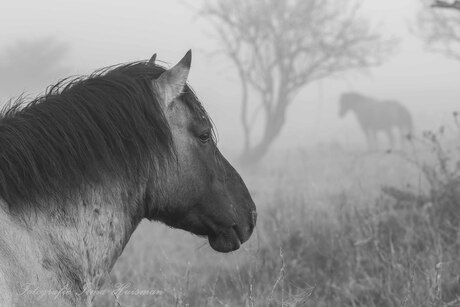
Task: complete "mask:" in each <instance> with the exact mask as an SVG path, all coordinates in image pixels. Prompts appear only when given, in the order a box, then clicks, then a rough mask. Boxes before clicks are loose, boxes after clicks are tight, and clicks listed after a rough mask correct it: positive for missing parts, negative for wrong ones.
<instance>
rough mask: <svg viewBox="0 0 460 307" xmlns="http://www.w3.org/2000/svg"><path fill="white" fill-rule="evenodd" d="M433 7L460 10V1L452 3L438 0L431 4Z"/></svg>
mask: <svg viewBox="0 0 460 307" xmlns="http://www.w3.org/2000/svg"><path fill="white" fill-rule="evenodd" d="M431 7H439V8H445V9H456V10H460V1H458V0H456V1H454V2H452V3H449V2H446V1H442V0H436V2H435V3H433V4H432V5H431Z"/></svg>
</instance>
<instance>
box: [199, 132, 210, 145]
mask: <svg viewBox="0 0 460 307" xmlns="http://www.w3.org/2000/svg"><path fill="white" fill-rule="evenodd" d="M198 138H199V139H200V141H201V142H203V143H207V142H209V140H210V139H211V133H210V132H205V133H202V134H201V135H200V136H199V137H198Z"/></svg>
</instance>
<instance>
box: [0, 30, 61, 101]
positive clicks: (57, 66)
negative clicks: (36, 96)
mask: <svg viewBox="0 0 460 307" xmlns="http://www.w3.org/2000/svg"><path fill="white" fill-rule="evenodd" d="M68 51H69V46H68V45H67V44H65V43H62V42H60V41H57V40H56V39H54V38H51V37H46V38H39V39H34V40H28V41H26V40H24V41H17V42H16V43H14V44H12V45H11V46H8V47H6V48H5V49H4V50H3V52H1V53H0V94H2V95H18V94H20V92H21V91H23V90H25V89H26V90H27V91H30V90H36V89H37V88H38V87H42V86H45V85H47V84H48V83H49V82H51V81H52V79H55V78H57V77H60V76H62V74H63V73H65V72H66V71H67V68H65V67H64V66H63V65H62V61H63V60H64V59H65V57H66V56H67V53H68Z"/></svg>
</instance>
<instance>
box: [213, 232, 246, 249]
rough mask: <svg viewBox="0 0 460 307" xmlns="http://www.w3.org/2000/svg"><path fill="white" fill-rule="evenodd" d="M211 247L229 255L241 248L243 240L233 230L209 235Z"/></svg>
mask: <svg viewBox="0 0 460 307" xmlns="http://www.w3.org/2000/svg"><path fill="white" fill-rule="evenodd" d="M208 241H209V245H211V247H212V249H214V250H215V251H217V252H220V253H229V252H232V251H235V250H237V249H239V248H240V246H241V240H240V238H239V237H238V235H237V234H236V233H235V231H234V230H233V229H229V230H228V231H225V232H220V233H217V234H212V235H208Z"/></svg>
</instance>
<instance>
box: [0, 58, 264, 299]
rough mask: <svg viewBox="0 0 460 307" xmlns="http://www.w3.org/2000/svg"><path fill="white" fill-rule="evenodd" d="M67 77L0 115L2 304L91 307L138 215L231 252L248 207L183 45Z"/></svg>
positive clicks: (246, 226) (247, 228) (251, 209)
mask: <svg viewBox="0 0 460 307" xmlns="http://www.w3.org/2000/svg"><path fill="white" fill-rule="evenodd" d="M155 59H156V55H154V56H153V57H152V58H151V59H150V60H149V61H137V62H132V63H128V64H118V65H115V66H111V67H106V68H104V69H101V70H98V71H96V72H94V73H92V74H91V75H89V76H86V77H77V78H72V79H65V80H61V81H60V82H58V83H57V84H56V85H54V86H52V87H50V88H48V90H47V91H46V92H45V94H44V95H43V96H41V97H38V98H36V99H33V100H32V101H28V102H26V101H16V102H14V103H11V104H10V105H8V106H7V107H6V108H4V110H3V111H2V116H1V119H0V144H1V146H0V305H1V306H84V305H88V306H90V305H91V304H92V301H93V299H94V297H95V295H96V294H97V290H98V289H100V288H101V287H102V285H103V283H104V281H105V280H106V277H107V276H108V274H109V273H110V271H111V269H112V267H113V265H114V263H115V262H116V260H117V258H118V257H119V256H120V254H121V253H122V251H123V249H124V247H125V245H126V244H127V242H128V240H129V238H130V236H131V234H132V233H133V232H134V230H135V229H136V227H137V226H138V224H139V223H140V221H141V220H143V219H148V220H150V221H158V222H162V223H164V224H166V225H168V226H170V227H173V228H178V229H182V230H185V231H188V232H191V233H193V234H195V235H198V236H202V237H205V238H207V240H208V242H209V244H210V246H211V248H212V249H214V250H216V251H218V252H223V253H227V252H231V251H234V250H237V249H238V248H239V247H240V246H241V244H242V243H244V242H246V241H247V240H248V239H249V237H250V236H251V233H252V232H253V229H254V227H255V224H256V217H257V213H256V207H255V204H254V202H253V200H252V198H251V195H250V194H249V191H248V189H247V188H246V185H245V183H244V182H243V180H242V179H241V177H240V175H239V174H238V173H237V171H236V170H235V169H234V168H233V167H232V165H231V164H230V163H229V162H228V161H227V160H226V159H225V158H224V156H223V155H222V154H221V153H220V151H219V150H218V148H217V145H216V139H215V133H214V126H213V124H212V121H211V119H210V117H209V115H208V114H207V112H206V110H205V109H204V107H203V106H202V104H201V103H200V101H199V100H198V98H197V97H196V95H195V93H194V92H193V91H192V89H191V88H190V87H189V86H188V85H187V78H188V74H189V70H190V66H191V51H189V52H187V54H186V55H185V56H184V57H183V58H182V60H180V61H179V62H178V63H177V64H176V65H175V66H173V67H172V68H170V69H165V68H163V67H161V66H159V65H157V64H156V63H155Z"/></svg>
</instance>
